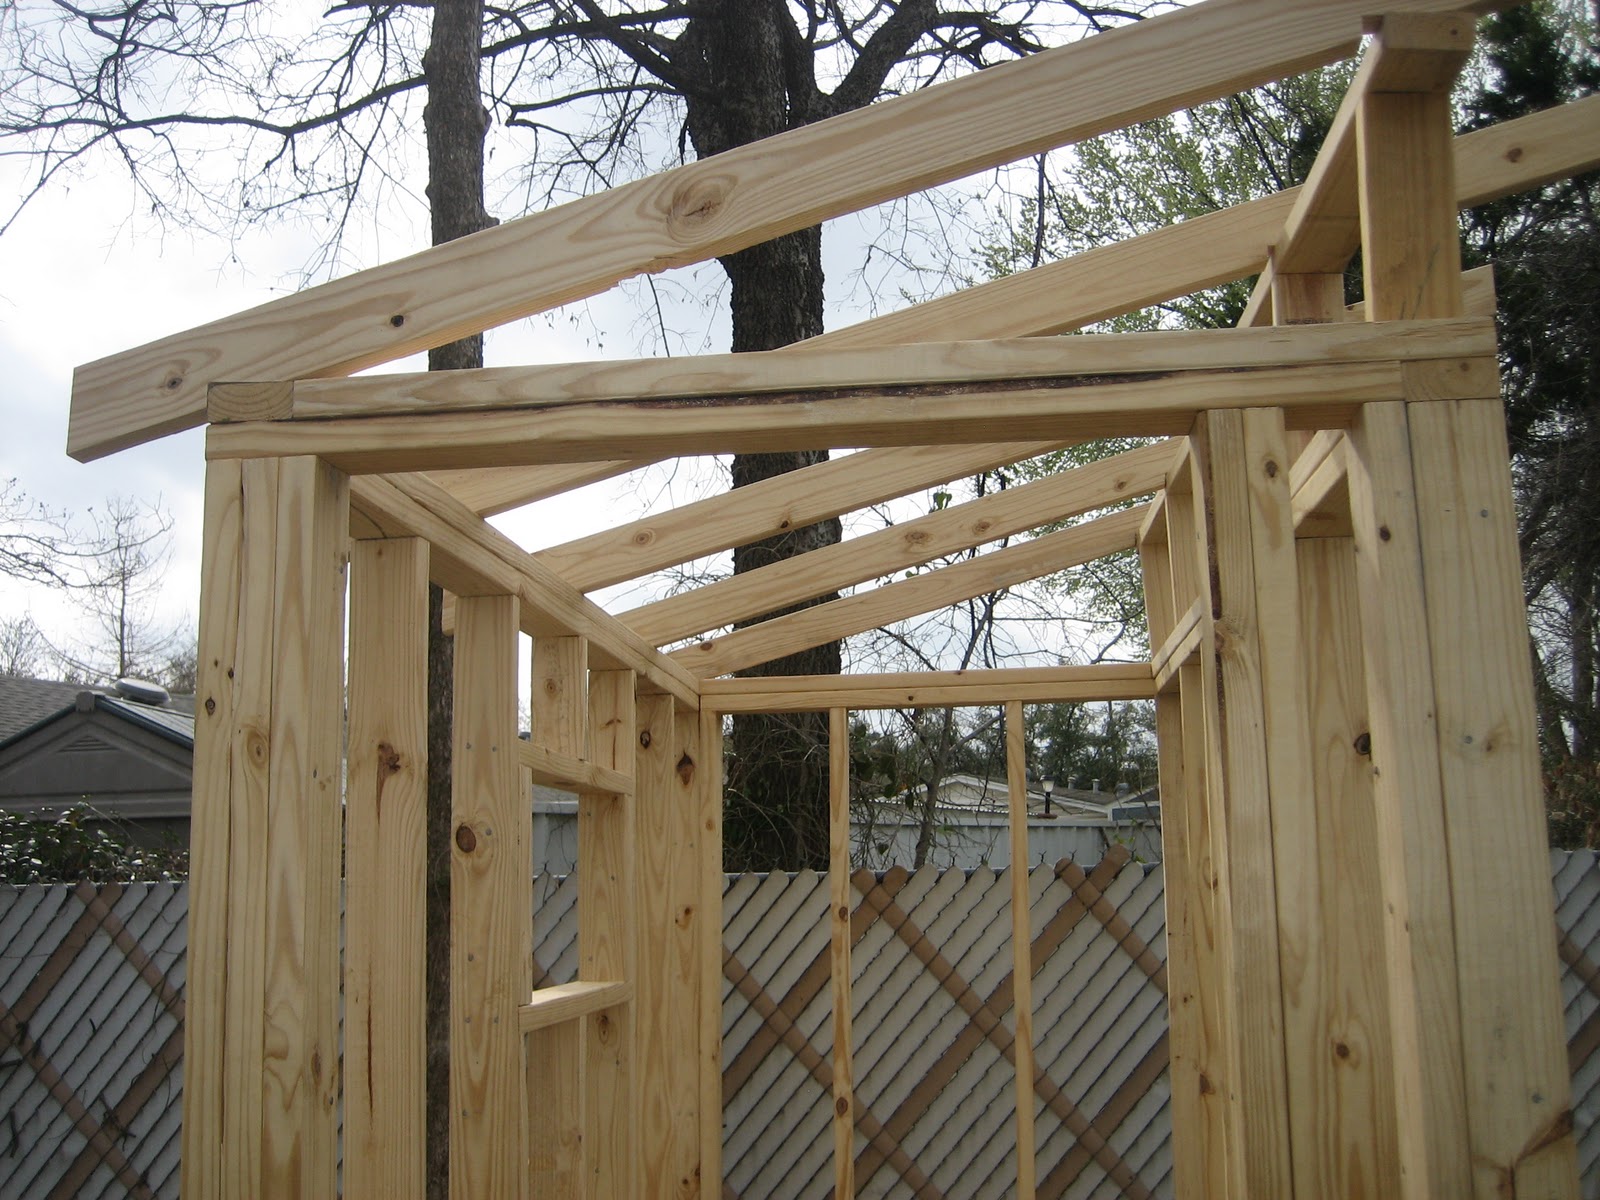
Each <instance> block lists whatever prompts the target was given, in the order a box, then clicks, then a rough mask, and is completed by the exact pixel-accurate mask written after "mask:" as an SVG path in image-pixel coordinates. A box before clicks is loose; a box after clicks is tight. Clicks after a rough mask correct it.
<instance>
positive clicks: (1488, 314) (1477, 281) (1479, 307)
mask: <svg viewBox="0 0 1600 1200" xmlns="http://www.w3.org/2000/svg"><path fill="white" fill-rule="evenodd" d="M1595 119H1596V120H1600V111H1597V112H1596V113H1595ZM1496 303H1497V297H1496V295H1495V286H1494V267H1493V266H1492V265H1485V266H1482V267H1473V268H1472V269H1471V270H1470V271H1463V272H1461V307H1462V310H1463V313H1464V315H1466V316H1469V317H1480V318H1487V319H1493V317H1494V314H1495V307H1496ZM1344 311H1345V319H1346V320H1351V321H1365V320H1366V319H1367V302H1366V301H1365V300H1357V301H1356V302H1355V303H1354V304H1349V305H1346V306H1345V310H1344Z"/></svg>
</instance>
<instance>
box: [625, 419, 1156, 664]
mask: <svg viewBox="0 0 1600 1200" xmlns="http://www.w3.org/2000/svg"><path fill="white" fill-rule="evenodd" d="M1171 456H1172V447H1171V446H1169V445H1167V444H1165V443H1156V444H1155V445H1151V446H1141V447H1138V448H1137V449H1134V450H1130V451H1127V452H1126V453H1124V454H1118V455H1115V456H1114V457H1112V458H1110V459H1106V460H1103V461H1101V462H1098V463H1093V464H1090V465H1088V466H1084V467H1078V468H1075V469H1072V470H1066V471H1061V472H1059V473H1057V474H1054V475H1047V476H1045V477H1044V478H1042V479H1038V480H1035V481H1033V482H1031V483H1024V484H1022V485H1020V486H1017V487H1009V488H1006V489H1004V490H1002V491H998V492H993V493H991V494H989V495H987V496H984V497H982V498H981V499H978V500H973V501H971V502H969V503H966V504H958V505H953V506H950V507H948V508H945V509H942V510H939V511H936V512H933V513H929V514H928V515H926V516H923V517H918V518H915V519H912V520H909V521H902V522H901V523H899V524H897V525H892V526H890V527H888V528H887V529H881V530H878V531H877V532H875V533H869V534H863V535H862V536H860V537H855V538H851V539H850V540H849V541H846V542H839V543H837V544H835V545H832V546H824V547H821V548H819V549H817V550H813V551H811V552H810V553H807V554H804V555H801V556H799V557H798V558H792V559H788V560H786V561H780V562H775V563H771V564H769V565H767V566H765V567H761V568H758V569H757V570H754V571H748V572H745V573H744V574H742V575H738V576H735V577H732V578H729V579H724V580H719V581H718V582H716V583H710V584H706V585H704V586H703V587H699V588H696V589H695V590H694V591H692V592H687V593H684V594H683V595H681V596H675V597H672V598H669V599H666V600H660V601H656V602H655V603H653V604H647V605H643V606H641V607H639V608H635V609H632V610H630V611H628V612H624V613H621V614H619V619H620V620H621V621H622V622H623V623H624V624H626V625H628V626H629V627H630V628H632V629H633V630H634V631H635V632H637V633H638V634H639V636H640V637H642V638H644V639H645V640H646V641H648V642H652V643H654V644H655V645H658V646H660V645H666V644H667V643H669V642H675V641H678V640H680V639H682V638H685V637H688V636H690V635H691V634H696V633H703V632H705V631H706V630H708V629H717V628H720V627H722V626H725V625H730V624H736V623H737V622H739V621H742V620H744V619H746V618H748V617H757V616H761V615H763V614H765V613H770V612H777V611H779V610H780V609H786V608H791V607H793V606H794V605H796V604H798V603H799V602H801V601H803V600H809V599H811V598H813V597H815V596H823V595H826V594H828V593H829V592H837V591H840V590H842V589H843V588H846V587H850V586H852V585H854V584H858V583H864V582H866V581H867V580H869V579H880V578H883V577H885V576H891V575H893V574H895V573H896V572H898V571H899V570H901V569H902V568H904V567H910V566H919V565H921V564H923V563H927V562H930V561H932V560H933V559H936V558H940V557H943V556H944V555H947V554H954V553H956V552H957V551H960V550H966V549H969V548H971V547H974V546H978V545H983V544H985V543H989V542H994V541H998V540H999V539H1001V538H1007V537H1010V536H1011V535H1013V534H1017V533H1022V532H1024V531H1027V530H1031V529H1035V528H1038V527H1039V526H1041V525H1045V524H1048V523H1050V522H1051V521H1057V520H1064V519H1066V518H1068V517H1077V516H1081V515H1082V514H1083V513H1085V512H1088V511H1089V510H1090V509H1093V508H1101V507H1108V506H1109V505H1110V504H1111V503H1113V502H1114V501H1121V500H1125V499H1132V498H1133V497H1135V496H1142V495H1146V494H1148V493H1149V492H1152V491H1154V490H1155V489H1156V487H1157V486H1158V485H1159V484H1160V481H1161V478H1162V476H1163V474H1164V472H1165V468H1166V462H1167V459H1169V458H1170V457H1171Z"/></svg>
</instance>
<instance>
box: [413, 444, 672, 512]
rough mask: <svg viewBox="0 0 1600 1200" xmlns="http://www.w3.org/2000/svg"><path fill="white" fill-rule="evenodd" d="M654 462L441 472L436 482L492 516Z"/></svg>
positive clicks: (649, 460) (621, 460)
mask: <svg viewBox="0 0 1600 1200" xmlns="http://www.w3.org/2000/svg"><path fill="white" fill-rule="evenodd" d="M652 461H653V460H651V459H645V458H632V459H618V460H615V461H612V462H588V463H564V464H562V465H561V466H559V467H541V468H539V469H538V470H537V471H533V470H529V469H528V468H527V467H500V468H498V469H494V470H487V471H440V472H438V473H437V474H435V475H434V477H433V481H434V482H435V483H437V484H438V485H439V486H440V487H442V488H443V489H444V490H445V491H447V492H449V493H450V494H451V495H452V496H454V497H455V498H456V499H457V500H459V501H461V503H463V504H465V505H466V506H467V507H468V508H470V509H471V510H472V511H473V512H475V513H477V514H478V515H479V516H480V517H492V516H494V515H496V514H497V513H503V512H509V511H510V510H511V509H513V508H521V507H522V506H523V505H524V504H532V503H533V502H534V501H535V500H545V499H548V498H549V497H551V496H559V495H561V493H562V492H570V491H572V489H574V488H580V487H585V486H587V485H588V484H591V483H601V482H604V481H605V480H607V479H615V478H616V477H617V476H618V475H626V474H627V473H628V472H629V471H637V470H639V469H640V468H642V467H648V466H649V465H650V464H651V462H652Z"/></svg>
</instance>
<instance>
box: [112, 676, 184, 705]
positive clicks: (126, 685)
mask: <svg viewBox="0 0 1600 1200" xmlns="http://www.w3.org/2000/svg"><path fill="white" fill-rule="evenodd" d="M112 686H113V687H114V688H115V690H116V693H117V695H119V696H121V697H122V698H123V699H124V700H132V701H133V702H134V703H135V704H150V705H154V706H156V707H160V706H161V705H163V704H165V703H166V702H167V701H168V700H171V699H172V697H171V696H169V695H168V694H167V689H166V688H164V687H162V686H161V685H160V684H159V683H151V682H150V681H149V680H147V679H119V680H117V682H116V683H115V684H113V685H112Z"/></svg>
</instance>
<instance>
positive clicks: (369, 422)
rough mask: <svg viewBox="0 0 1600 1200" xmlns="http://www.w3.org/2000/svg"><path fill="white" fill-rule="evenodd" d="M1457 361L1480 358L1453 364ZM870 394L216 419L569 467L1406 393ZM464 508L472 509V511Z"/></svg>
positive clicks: (1159, 418) (1134, 390)
mask: <svg viewBox="0 0 1600 1200" xmlns="http://www.w3.org/2000/svg"><path fill="white" fill-rule="evenodd" d="M1449 361H1452V362H1461V361H1472V360H1461V359H1453V360H1449ZM885 390H886V389H882V388H873V389H862V390H861V391H860V392H857V393H851V394H848V395H846V396H843V397H835V398H829V399H801V400H793V401H786V400H774V399H771V398H768V397H760V398H756V399H752V400H748V401H744V400H734V401H730V402H728V403H726V404H716V405H711V406H708V407H704V408H698V407H695V408H685V407H683V406H681V405H679V404H676V403H674V402H672V401H665V402H663V401H651V400H646V401H638V402H635V403H631V404H611V403H596V404H592V405H591V404H573V405H562V406H560V407H558V408H553V409H537V410H529V411H512V412H506V411H487V412H469V413H439V414H436V415H434V416H408V417H366V418H351V419H346V420H333V421H262V422H251V423H246V424H241V425H213V426H212V427H211V429H210V430H209V432H208V434H207V439H206V452H207V454H208V455H209V456H211V457H213V458H258V457H277V456H281V455H283V454H285V453H290V454H316V455H319V456H321V457H323V458H326V459H327V460H328V461H329V462H331V463H334V464H335V465H337V466H338V467H339V468H340V469H342V470H348V471H350V472H351V473H352V474H373V473H377V472H386V471H410V470H413V469H416V470H431V469H433V468H435V467H438V466H441V465H452V466H461V465H470V464H474V463H477V464H482V465H485V466H493V465H504V464H506V463H515V462H536V461H546V462H553V461H561V460H567V459H574V458H585V457H592V456H597V455H600V454H604V453H612V454H615V453H616V452H617V450H618V448H619V446H618V443H621V444H622V445H621V449H622V450H623V451H624V452H626V453H635V452H637V453H647V454H662V455H668V456H670V455H676V454H699V453H718V454H723V453H727V454H753V453H768V452H775V451H779V450H790V449H805V448H809V449H817V448H843V447H851V446H857V447H860V446H890V445H899V446H907V445H927V444H938V445H953V444H956V443H961V442H992V441H993V440H994V439H995V437H996V435H997V434H1000V433H1015V434H1016V435H1018V436H1020V437H1027V438H1038V439H1040V440H1046V439H1049V440H1055V441H1075V440H1084V439H1087V438H1093V437H1168V436H1171V435H1173V434H1176V433H1181V432H1183V431H1184V430H1185V429H1187V428H1188V427H1189V425H1190V423H1191V422H1192V421H1193V420H1194V417H1195V416H1196V415H1197V414H1198V413H1200V412H1202V411H1205V410H1207V409H1222V408H1234V407H1239V408H1243V407H1250V406H1259V405H1262V404H1268V403H1274V402H1276V403H1279V404H1282V405H1283V406H1284V407H1286V408H1288V409H1290V410H1291V411H1292V417H1293V421H1294V424H1295V427H1296V428H1311V429H1321V428H1328V427H1331V426H1337V425H1342V424H1345V423H1347V422H1348V420H1349V419H1350V416H1351V415H1352V413H1353V411H1354V408H1355V406H1356V405H1359V404H1363V403H1372V402H1374V401H1380V400H1393V399H1396V398H1398V397H1399V395H1400V394H1401V392H1402V391H1403V388H1402V387H1401V385H1400V382H1399V368H1398V364H1397V363H1396V362H1393V361H1390V362H1377V363H1368V362H1358V363H1334V364H1327V365H1318V366H1316V367H1315V368H1310V367H1300V368H1289V367H1262V368H1254V369H1247V370H1243V371H1230V370H1227V369H1220V370H1211V371H1186V372H1174V373H1171V374H1165V375H1158V376H1156V377H1154V378H1150V379H1145V378H1141V377H1139V376H1137V375H1122V376H1106V377H1105V378H1104V381H1103V382H1099V383H1082V384H1076V385H1074V384H1071V383H1066V382H1063V383H1062V384H1061V385H1058V386H1055V387H1052V388H1049V389H1046V388H1038V387H1032V386H1030V387H1027V388H1026V389H1016V388H1008V387H1002V388H975V389H973V390H962V391H960V392H958V393H956V394H951V392H950V390H949V389H947V388H945V387H943V386H941V385H930V386H929V387H927V388H926V389H924V390H922V391H921V392H920V393H919V394H915V395H909V396H908V395H900V396H893V397H891V396H887V395H885ZM466 511H470V510H466Z"/></svg>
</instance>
